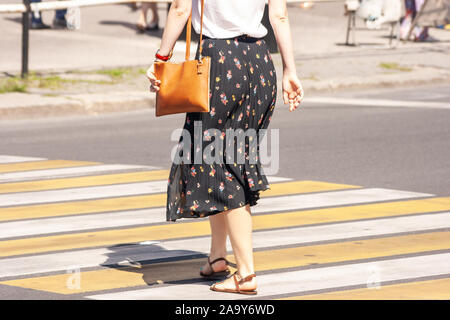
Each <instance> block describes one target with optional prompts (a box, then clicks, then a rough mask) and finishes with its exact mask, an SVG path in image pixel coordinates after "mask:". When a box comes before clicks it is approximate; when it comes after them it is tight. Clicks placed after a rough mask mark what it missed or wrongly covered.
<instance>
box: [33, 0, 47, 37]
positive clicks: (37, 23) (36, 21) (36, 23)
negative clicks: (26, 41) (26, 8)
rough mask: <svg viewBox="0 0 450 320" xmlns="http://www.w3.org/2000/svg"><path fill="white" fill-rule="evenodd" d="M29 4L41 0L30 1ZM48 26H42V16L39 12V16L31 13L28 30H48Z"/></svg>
mask: <svg viewBox="0 0 450 320" xmlns="http://www.w3.org/2000/svg"><path fill="white" fill-rule="evenodd" d="M30 2H31V3H35V2H41V0H30ZM48 28H50V26H48V25H46V24H44V23H43V22H42V16H41V13H40V12H39V15H36V14H35V13H34V12H31V24H30V29H35V30H36V29H48Z"/></svg>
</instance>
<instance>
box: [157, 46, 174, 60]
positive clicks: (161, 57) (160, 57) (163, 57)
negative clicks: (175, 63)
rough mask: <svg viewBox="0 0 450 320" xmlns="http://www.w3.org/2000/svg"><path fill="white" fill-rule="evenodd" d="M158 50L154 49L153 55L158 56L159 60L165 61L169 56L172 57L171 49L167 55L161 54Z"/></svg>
mask: <svg viewBox="0 0 450 320" xmlns="http://www.w3.org/2000/svg"><path fill="white" fill-rule="evenodd" d="M158 52H159V49H158V51H156V54H155V57H156V58H158V59H159V60H162V61H167V60H169V59H170V58H172V54H173V50H171V51H170V53H169V55H167V56H162V55H160V54H159V53H158Z"/></svg>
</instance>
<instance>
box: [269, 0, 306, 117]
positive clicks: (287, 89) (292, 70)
mask: <svg viewBox="0 0 450 320" xmlns="http://www.w3.org/2000/svg"><path fill="white" fill-rule="evenodd" d="M268 1H269V21H270V24H271V26H272V28H273V31H274V34H275V39H276V41H277V45H278V48H279V50H280V54H281V59H282V63H283V80H282V85H283V100H284V103H285V104H288V103H289V109H290V111H293V110H295V109H296V108H297V107H298V105H299V104H300V102H301V100H302V99H303V97H304V93H303V88H302V85H301V83H300V80H299V79H298V77H297V70H296V67H295V61H294V49H293V45H292V35H291V27H290V25H289V17H288V12H287V6H286V0H268Z"/></svg>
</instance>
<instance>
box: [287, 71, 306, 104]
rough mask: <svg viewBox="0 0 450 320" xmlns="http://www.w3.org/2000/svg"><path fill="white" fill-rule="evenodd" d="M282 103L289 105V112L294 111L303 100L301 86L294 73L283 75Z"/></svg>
mask: <svg viewBox="0 0 450 320" xmlns="http://www.w3.org/2000/svg"><path fill="white" fill-rule="evenodd" d="M282 86H283V101H284V103H285V104H289V111H294V110H295V109H297V107H298V106H299V105H300V102H301V101H302V100H303V98H304V92H303V87H302V84H301V83H300V80H299V79H298V77H297V75H296V74H295V73H289V72H285V73H284V74H283V81H282Z"/></svg>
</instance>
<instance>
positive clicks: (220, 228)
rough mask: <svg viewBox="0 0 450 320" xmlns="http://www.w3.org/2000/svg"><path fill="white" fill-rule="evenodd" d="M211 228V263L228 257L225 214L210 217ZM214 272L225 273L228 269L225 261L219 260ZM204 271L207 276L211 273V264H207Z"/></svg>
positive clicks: (214, 265)
mask: <svg viewBox="0 0 450 320" xmlns="http://www.w3.org/2000/svg"><path fill="white" fill-rule="evenodd" d="M209 224H210V226H211V251H210V259H211V261H213V260H215V259H217V258H222V257H223V258H225V257H226V255H227V227H226V223H225V215H224V212H222V213H218V214H215V215H212V216H210V217H209ZM213 268H214V271H216V272H217V271H223V270H226V269H227V265H226V263H225V261H223V260H219V261H217V262H215V263H214V264H213ZM202 271H203V272H204V273H206V274H208V273H210V272H211V268H210V267H209V264H208V263H207V262H206V263H205V265H204V266H203V267H202Z"/></svg>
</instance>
